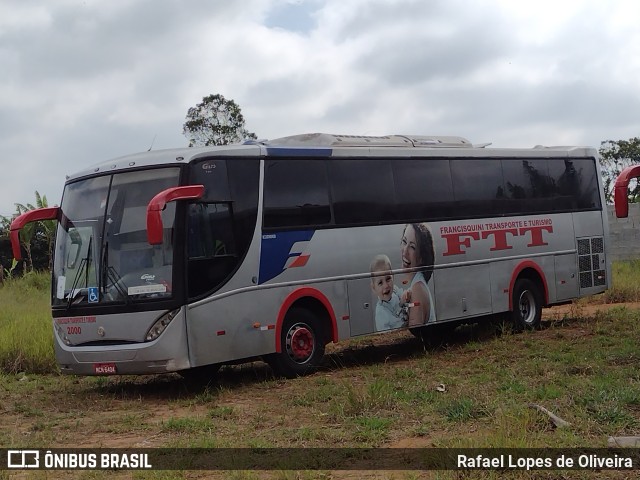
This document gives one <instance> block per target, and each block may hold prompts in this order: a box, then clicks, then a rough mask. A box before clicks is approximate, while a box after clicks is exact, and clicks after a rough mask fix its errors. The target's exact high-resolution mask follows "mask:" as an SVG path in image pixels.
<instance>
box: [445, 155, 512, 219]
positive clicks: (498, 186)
mask: <svg viewBox="0 0 640 480" xmlns="http://www.w3.org/2000/svg"><path fill="white" fill-rule="evenodd" d="M451 178H452V180H453V195H454V198H455V208H456V212H455V214H454V215H455V216H459V217H474V216H475V217H480V216H491V215H501V214H502V213H503V212H504V208H505V203H506V202H505V200H506V198H507V197H506V192H505V186H504V184H503V181H502V167H501V165H500V160H492V159H478V160H475V159H470V160H451Z"/></svg>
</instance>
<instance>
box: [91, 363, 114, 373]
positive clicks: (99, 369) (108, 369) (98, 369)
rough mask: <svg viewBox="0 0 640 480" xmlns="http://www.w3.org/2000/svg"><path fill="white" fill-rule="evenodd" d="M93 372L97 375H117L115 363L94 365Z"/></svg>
mask: <svg viewBox="0 0 640 480" xmlns="http://www.w3.org/2000/svg"><path fill="white" fill-rule="evenodd" d="M93 371H94V373H96V374H98V375H115V374H116V373H118V372H117V370H116V364H115V363H94V364H93Z"/></svg>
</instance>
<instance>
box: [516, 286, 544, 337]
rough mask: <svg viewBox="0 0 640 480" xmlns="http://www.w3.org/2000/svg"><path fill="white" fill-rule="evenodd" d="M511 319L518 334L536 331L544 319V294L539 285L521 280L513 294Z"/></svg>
mask: <svg viewBox="0 0 640 480" xmlns="http://www.w3.org/2000/svg"><path fill="white" fill-rule="evenodd" d="M512 295H513V296H512V305H513V310H512V311H511V319H512V320H513V326H514V329H515V330H516V331H517V332H520V331H522V330H535V329H537V328H539V327H540V320H541V318H542V293H541V292H540V288H539V287H538V285H537V284H536V283H535V282H533V281H532V280H529V279H528V278H519V279H518V280H516V284H515V285H514V287H513V292H512Z"/></svg>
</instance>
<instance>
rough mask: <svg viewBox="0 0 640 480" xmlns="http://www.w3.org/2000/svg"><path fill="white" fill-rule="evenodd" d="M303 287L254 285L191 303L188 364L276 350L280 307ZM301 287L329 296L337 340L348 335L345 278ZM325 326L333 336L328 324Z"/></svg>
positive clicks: (249, 356) (255, 354) (245, 356)
mask: <svg viewBox="0 0 640 480" xmlns="http://www.w3.org/2000/svg"><path fill="white" fill-rule="evenodd" d="M301 287H302V286H301V285H290V286H286V287H281V288H260V287H256V288H251V289H247V290H245V291H238V292H229V293H227V294H225V295H221V296H218V297H212V298H210V299H207V300H203V301H200V302H197V303H196V304H194V305H191V306H190V307H189V310H188V314H187V322H188V328H187V330H188V335H189V354H190V360H191V365H192V366H194V367H195V366H200V365H208V364H212V363H225V362H232V361H234V360H241V359H245V358H251V357H257V356H261V355H267V354H270V353H274V352H275V351H276V334H277V330H276V325H277V323H278V316H279V313H280V311H281V307H282V305H283V304H285V302H286V301H287V299H288V298H289V296H290V295H292V294H294V292H295V291H296V290H298V289H300V288H301ZM304 288H310V289H315V290H317V291H318V292H319V293H320V294H321V295H322V296H324V297H326V298H327V299H328V301H329V303H330V304H331V306H332V309H333V314H334V315H335V318H336V326H337V334H338V338H339V339H343V338H349V335H350V333H349V322H348V319H349V310H348V306H347V294H346V282H345V281H344V280H339V281H333V282H322V283H317V284H310V285H304ZM293 305H295V302H294V303H293ZM326 327H327V329H328V331H329V333H330V334H331V333H332V326H331V325H329V324H328V325H326Z"/></svg>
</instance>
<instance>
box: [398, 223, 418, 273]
mask: <svg viewBox="0 0 640 480" xmlns="http://www.w3.org/2000/svg"><path fill="white" fill-rule="evenodd" d="M400 249H401V254H402V266H403V267H404V268H412V267H419V266H421V265H422V259H421V258H420V253H419V251H418V241H417V239H416V232H415V230H414V229H413V227H412V226H411V225H407V226H406V227H405V229H404V233H403V234H402V241H401V243H400Z"/></svg>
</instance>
